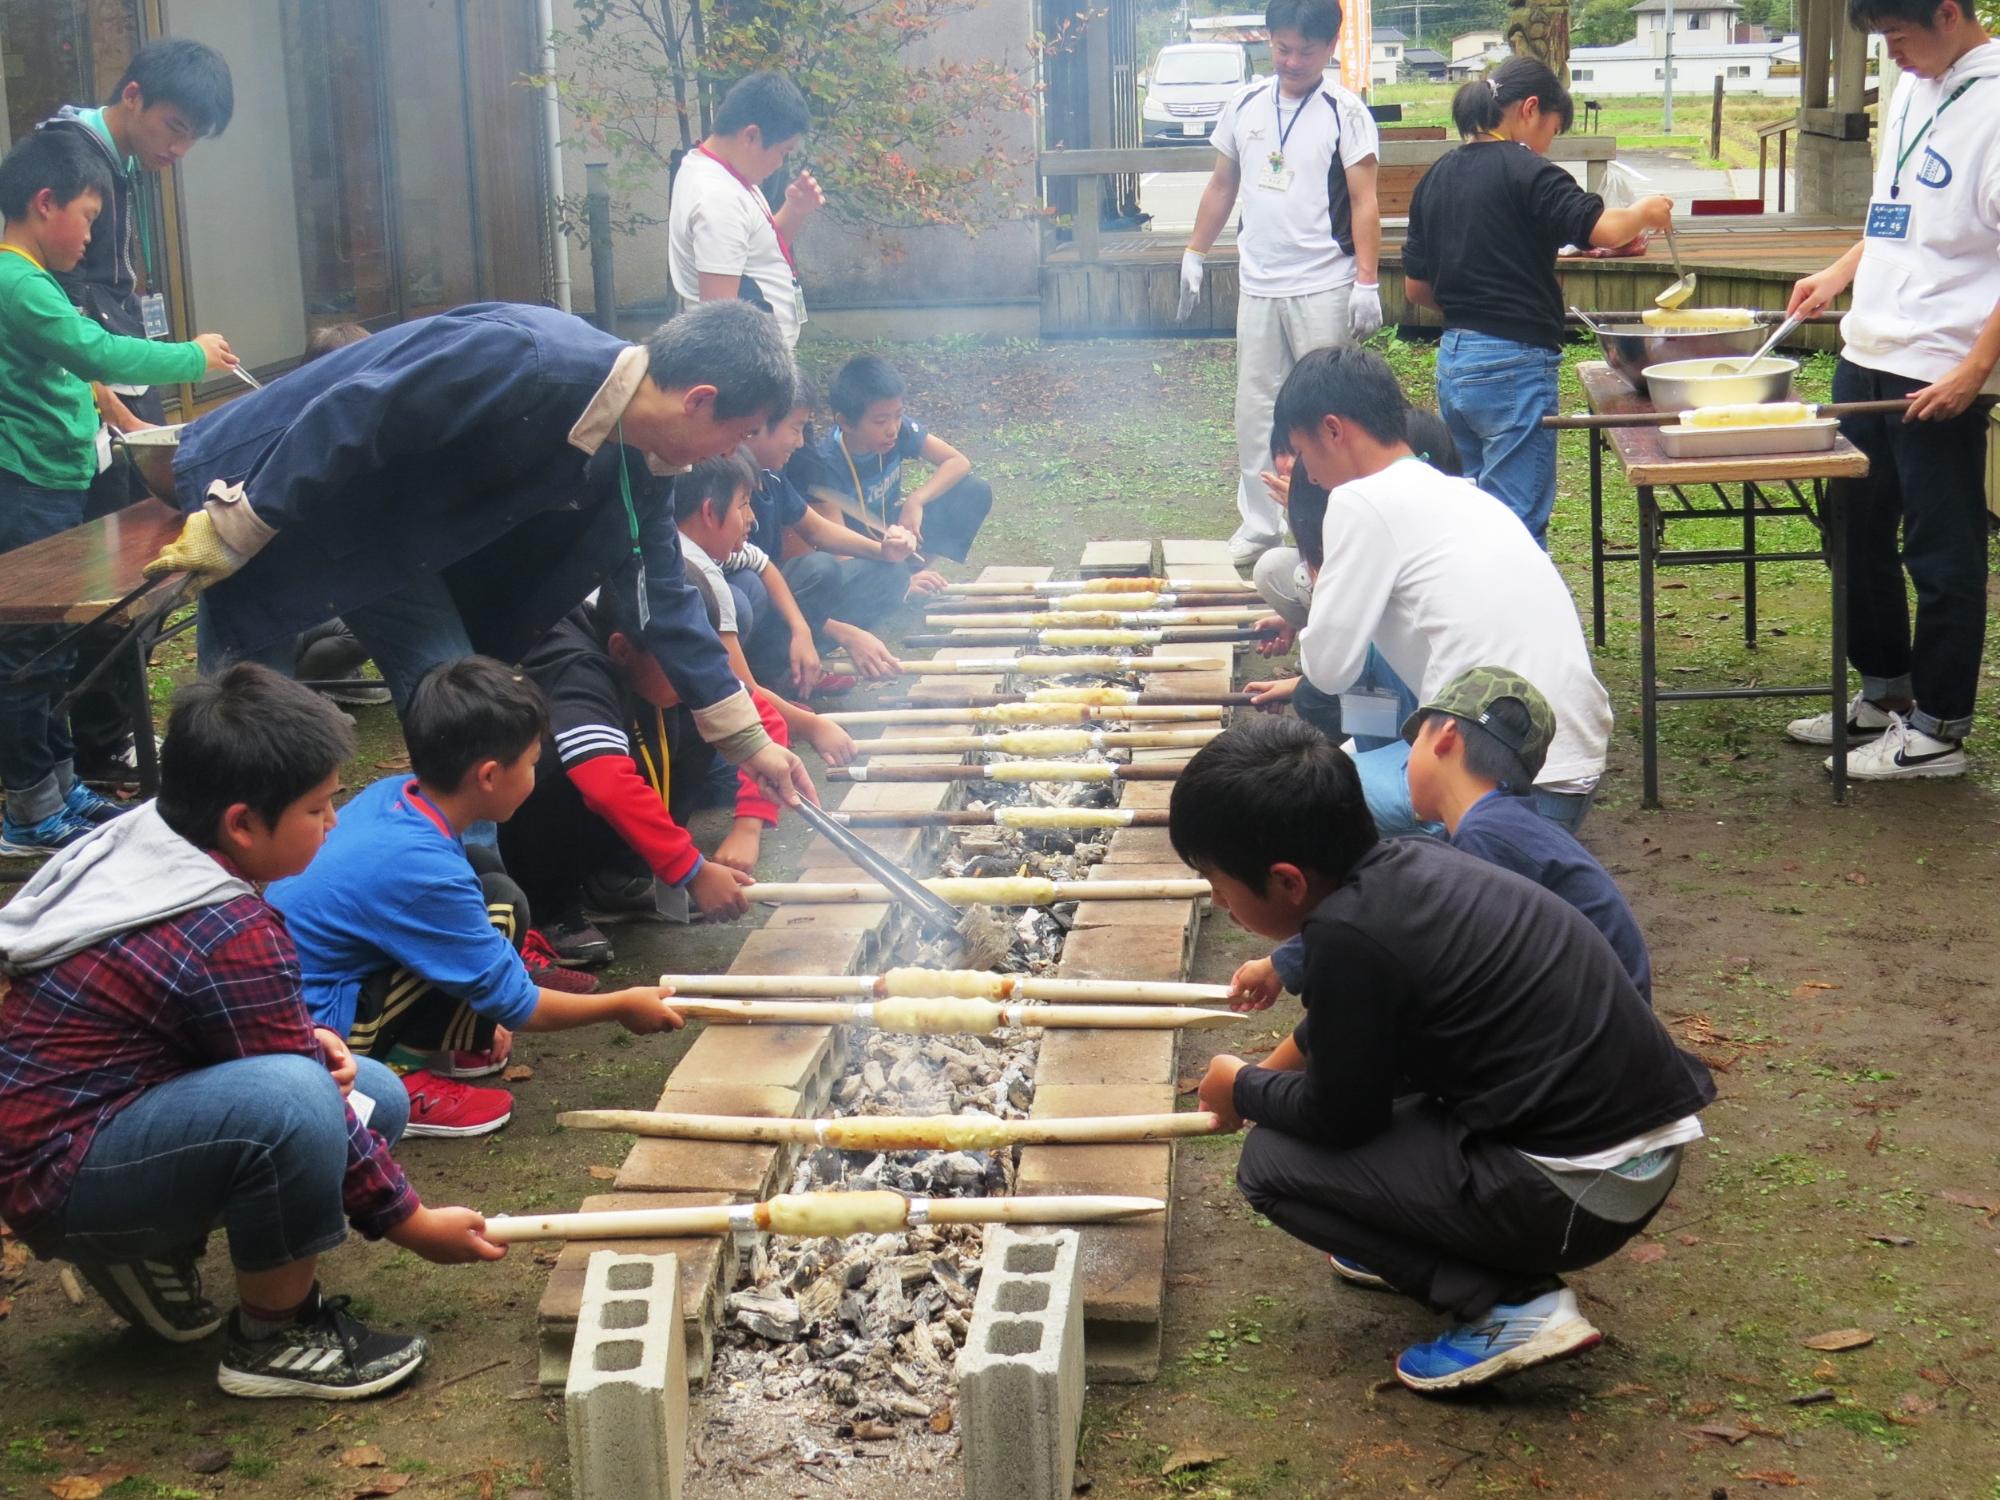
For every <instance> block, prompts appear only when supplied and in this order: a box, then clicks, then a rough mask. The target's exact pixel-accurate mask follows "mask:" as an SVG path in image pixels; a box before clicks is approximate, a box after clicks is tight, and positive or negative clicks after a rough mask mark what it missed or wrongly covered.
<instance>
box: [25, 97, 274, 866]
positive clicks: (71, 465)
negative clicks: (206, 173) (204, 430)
mask: <svg viewBox="0 0 2000 1500" xmlns="http://www.w3.org/2000/svg"><path fill="white" fill-rule="evenodd" d="M110 195H111V180H110V175H109V173H108V172H107V171H106V169H105V166H104V162H103V159H102V158H101V157H100V156H98V155H97V154H96V153H94V152H93V151H92V150H91V149H90V148H89V146H88V144H87V143H85V142H83V141H81V140H78V139H77V138H76V137H75V136H74V135H72V134H70V133H68V132H61V131H36V132H35V133H34V134H32V135H29V136H26V137H24V138H23V139H22V140H21V141H20V143H19V144H17V145H16V146H15V147H14V149H13V150H11V151H9V152H8V153H7V155H6V158H5V160H0V214H4V215H5V218H6V228H5V232H4V233H0V552H11V551H13V550H14V549H15V548H16V547H25V546H27V545H28V544H29V543H30V542H38V541H40V540H41V539H42V538H44V537H48V536H54V535H55V534H56V533H57V532H59V531H67V530H68V529H69V528H70V527H72V526H75V525H78V524H79V523H81V522H82V520H83V509H84V500H85V497H86V496H87V494H88V493H89V490H90V482H91V480H92V479H93V478H95V477H96V474H97V428H98V418H97V407H96V404H95V402H94V401H93V400H92V397H91V391H90V382H91V381H93V380H104V381H125V382H132V383H144V384H149V385H151V384H166V383H170V382H178V381H192V380H199V379H202V378H203V377H204V376H206V375H209V374H212V373H214V372H217V371H220V370H222V369H224V368H226V367H227V366H229V365H233V364H235V363H236V356H235V355H234V354H232V353H231V352H230V349H229V344H228V342H227V341H226V340H225V339H224V338H223V337H222V336H221V335H220V334H215V333H205V334H202V335H201V336H200V337H199V338H197V339H195V340H194V341H193V342H192V343H186V344H165V343H154V342H152V341H151V340H148V339H135V338H124V337H121V336H120V335H117V334H112V333H107V332H105V330H104V329H103V328H101V327H99V326H98V325H97V324H96V323H93V322H92V321H91V320H90V319H88V318H86V317H84V316H83V314H81V313H80V312H78V311H77V310H76V306H75V304H73V303H72V302H71V301H70V299H69V296H68V294H67V293H65V292H64V291H63V289H62V288H61V287H60V286H59V285H57V284H56V279H55V277H54V276H52V275H51V274H50V271H51V270H62V271H67V270H69V269H70V268H71V267H72V266H74V265H75V264H76V263H77V260H78V259H79V258H80V257H81V256H82V254H83V251H84V247H85V246H86V245H88V244H89V243H90V231H91V225H92V223H93V221H94V220H95V219H96V218H97V215H98V213H99V212H100V211H101V210H102V208H103V205H104V200H105V199H106V198H108V197H109V196H110ZM55 630H56V627H51V628H49V629H39V630H20V631H13V632H10V633H8V634H7V635H6V636H5V637H0V790H4V792H5V794H6V799H7V803H6V811H5V814H4V816H0V855H32V854H44V853H47V852H48V851H50V850H52V849H60V848H61V847H62V846H63V845H65V844H68V843H72V842H74V841H75V840H76V839H78V838H80V837H82V835H83V834H85V833H86V832H88V831H89V830H90V829H91V828H92V827H93V826H95V825H96V824H98V823H102V822H105V821H106V820H108V819H109V818H112V817H114V816H116V815H117V813H118V812H119V811H120V809H119V807H118V806H117V804H116V803H113V802H108V801H106V800H105V799H104V798H102V797H100V796H98V795H97V794H96V793H95V792H92V791H91V790H90V789H89V788H87V787H86V786H84V785H83V783H82V782H80V781H78V780H77V779H76V777H75V774H74V769H73V767H72V765H71V758H70V757H71V746H70V739H69V730H68V726H67V724H66V723H65V722H64V719H63V716H62V715H61V714H59V713H58V712H57V711H56V705H57V703H59V702H60V701H61V699H62V696H63V694H64V692H65V691H66V689H67V686H68V683H69V678H70V669H71V665H72V661H73V658H74V655H75V653H74V651H65V652H58V653H56V654H54V655H51V656H48V657H44V658H43V659H42V660H41V661H40V662H39V663H38V664H37V666H36V669H35V671H34V672H33V673H32V674H31V675H30V676H29V677H28V678H27V679H26V680H24V681H20V682H16V681H13V680H12V679H13V676H14V673H15V672H16V671H17V670H18V669H20V668H21V667H23V666H25V665H26V664H27V663H28V662H30V661H32V660H33V659H34V658H35V657H36V656H37V655H38V654H39V653H41V652H42V651H43V650H44V649H45V648H46V647H47V646H48V644H49V642H50V640H51V639H52V638H53V636H54V633H55Z"/></svg>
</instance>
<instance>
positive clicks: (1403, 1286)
mask: <svg viewBox="0 0 2000 1500" xmlns="http://www.w3.org/2000/svg"><path fill="white" fill-rule="evenodd" d="M1168 817H1169V834H1170V836H1171V838H1172V840H1173V845H1174V852H1175V853H1176V854H1178V855H1179V856H1180V857H1181V858H1182V859H1183V860H1184V861H1186V862H1187V863H1188V864H1189V865H1192V866H1193V867H1194V868H1195V869H1197V870H1199V871H1201V873H1202V874H1203V875H1205V876H1207V877H1208V879H1209V881H1210V882H1211V883H1212V885H1213V887H1214V893H1215V894H1214V899H1215V903H1216V905H1218V906H1220V907H1222V908H1223V909H1224V910H1226V911H1227V912H1228V913H1229V914H1230V915H1231V916H1232V917H1233V918H1234V919H1235V920H1236V922H1237V923H1238V925H1239V926H1242V927H1244V928H1247V929H1248V930H1250V931H1252V932H1256V933H1259V934H1261V935H1263V936H1265V937H1272V938H1286V937H1290V936H1292V935H1293V934H1294V933H1303V935H1304V937H1305V944H1306V972H1305V991H1304V998H1305V1005H1306V1018H1305V1021H1304V1023H1303V1024H1302V1025H1301V1026H1300V1028H1299V1030H1298V1031H1297V1033H1295V1035H1294V1036H1293V1038H1292V1039H1291V1040H1289V1041H1287V1042H1284V1043H1281V1044H1280V1045H1279V1046H1278V1048H1277V1049H1276V1050H1275V1051H1274V1052H1272V1053H1271V1055H1270V1056H1268V1057H1266V1058H1265V1059H1264V1061H1263V1062H1262V1063H1261V1064H1254V1063H1249V1062H1246V1061H1244V1060H1243V1059H1242V1058H1239V1057H1230V1056H1226V1055H1225V1056H1220V1057H1217V1058H1216V1059H1215V1060H1214V1061H1213V1062H1212V1063H1210V1065H1209V1069H1208V1074H1207V1076H1206V1077H1205V1078H1203V1080H1202V1084H1201V1104H1202V1107H1203V1108H1204V1109H1210V1110H1213V1111H1215V1113H1216V1114H1217V1115H1218V1116H1219V1117H1220V1118H1221V1119H1222V1121H1223V1124H1224V1125H1225V1126H1226V1127H1232V1128H1233V1127H1235V1126H1238V1125H1241V1124H1243V1123H1246V1122H1249V1123H1254V1124H1256V1125H1257V1126H1258V1128H1257V1129H1256V1130H1254V1131H1252V1132H1251V1133H1250V1135H1249V1137H1248V1138H1247V1140H1246V1141H1245V1143H1244V1147H1243V1156H1242V1159H1241V1161H1240V1162H1239V1164H1238V1166H1237V1178H1236V1180H1237V1185H1238V1186H1239V1187H1240V1188H1241V1189H1242V1191H1243V1196H1244V1197H1245V1198H1246V1199H1248V1200H1249V1201H1250V1203H1251V1204H1252V1206H1254V1207H1255V1208H1256V1209H1258V1210H1259V1211H1260V1212H1262V1213H1263V1214H1265V1215H1266V1216H1267V1217H1269V1218H1270V1219H1271V1221H1272V1222H1273V1223H1275V1224H1277V1225H1278V1226H1279V1227H1280V1228H1281V1229H1283V1230H1285V1231H1286V1232H1287V1233H1288V1234H1291V1235H1292V1236H1294V1237H1295V1238H1297V1239H1301V1240H1304V1241H1305V1242H1306V1243H1308V1244H1310V1245H1314V1246H1317V1247H1318V1248H1320V1249H1321V1250H1324V1251H1326V1252H1328V1253H1329V1254H1330V1255H1332V1256H1333V1257H1334V1266H1335V1269H1336V1270H1337V1271H1339V1272H1340V1274H1341V1275H1342V1276H1344V1277H1346V1278H1347V1279H1348V1280H1351V1281H1358V1282H1362V1283H1364V1284H1367V1285H1371V1286H1386V1287H1391V1288H1393V1289H1395V1290H1397V1291H1400V1292H1402V1293H1403V1294H1404V1295H1406V1296H1409V1297H1414V1298H1416V1299H1418V1300H1419V1301H1422V1302H1424V1303H1426V1304H1427V1305H1428V1306H1430V1307H1432V1308H1435V1309H1437V1310H1439V1311H1442V1312H1446V1313H1449V1314H1451V1315H1452V1317H1453V1318H1454V1320H1455V1324H1456V1326H1454V1327H1453V1328H1451V1329H1450V1330H1448V1331H1447V1332H1446V1333H1444V1334H1443V1335H1442V1336H1440V1337H1439V1338H1437V1339H1435V1340H1433V1341H1431V1342H1430V1343H1426V1344H1417V1345H1414V1346H1412V1347H1411V1348H1408V1349H1406V1350H1404V1351H1403V1353H1402V1355H1401V1356H1400V1357H1399V1358H1398V1359H1397V1361H1396V1375H1397V1378H1399V1379H1400V1380H1401V1381H1402V1382H1403V1383H1404V1384H1405V1385H1407V1386H1410V1387H1412V1388H1413V1389H1416V1390H1420V1391H1437V1390H1450V1389H1455V1388H1458V1387H1462V1386H1469V1385H1477V1384H1479V1383H1481V1382H1483V1381H1487V1380H1491V1379H1493V1378H1494V1377H1496V1376H1499V1375H1505V1374H1509V1373H1511V1372H1513V1371H1515V1370H1521V1369H1526V1368H1528V1367H1530V1366H1532V1365H1538V1364H1541V1363H1544V1362H1545V1361H1548V1360H1551V1359H1560V1358H1562V1357H1563V1356H1565V1355H1568V1354H1574V1353H1576V1352H1578V1351H1579V1350H1582V1349H1587V1348H1589V1347H1590V1346H1591V1345H1593V1344H1595V1343H1596V1342H1597V1341H1598V1339H1599V1337H1600V1335H1599V1334H1598V1332H1597V1330H1596V1329H1595V1328H1593V1327H1591V1325H1590V1324H1589V1323H1588V1322H1587V1321H1585V1319H1584V1317H1583V1315H1582V1314H1581V1313H1580V1312H1579V1311H1578V1310H1577V1305H1576V1297H1575V1295H1574V1294H1573V1293H1572V1292H1570V1291H1569V1289H1568V1288H1567V1287H1565V1286H1564V1285H1563V1282H1562V1280H1561V1277H1560V1276H1559V1275H1558V1273H1559V1272H1562V1271H1568V1270H1574V1269H1577V1268H1579V1267H1583V1266H1588V1265H1592V1264H1594V1263H1596V1262H1597V1261H1600V1260H1603V1259H1604V1258H1605V1257H1606V1256H1608V1255H1610V1254H1612V1253H1613V1252H1614V1251H1616V1250H1617V1249H1618V1248H1619V1246H1621V1245H1623V1244H1624V1243H1625V1242H1626V1241H1627V1240H1629V1239H1631V1238H1632V1236H1633V1235H1635V1234H1637V1233H1638V1232H1639V1230H1641V1229H1642V1228H1644V1227H1645V1225H1646V1224H1647V1223H1648V1222H1649V1221H1650V1220H1651V1219H1652V1217H1653V1215H1654V1214H1655V1213H1657V1212H1658V1211H1659V1208H1660V1205H1661V1204H1662V1203H1663V1202H1665V1201H1666V1197H1667V1194H1668V1192H1669V1191H1671V1189H1672V1188H1673V1185H1674V1180H1675V1178H1676V1176H1677V1175H1678V1174H1679V1171H1680V1158H1681V1150H1682V1147H1683V1146H1685V1144H1686V1143H1687V1142H1689V1141H1692V1140H1696V1139H1698V1138H1699V1137H1700V1135H1701V1122H1700V1121H1699V1120H1698V1119H1697V1118H1696V1114H1697V1112H1698V1111H1699V1110H1700V1109H1702V1107H1703V1106H1705V1105H1706V1104H1708V1103H1709V1101H1710V1100H1712V1099H1713V1098H1714V1097H1715V1085H1714V1083H1713V1081H1712V1080H1711V1079H1710V1078H1709V1075H1708V1070H1707V1069H1706V1068H1704V1067H1703V1066H1702V1065H1701V1063H1700V1062H1699V1061H1698V1060H1696V1059H1695V1058H1692V1057H1690V1056H1688V1055H1687V1054H1686V1053H1684V1052H1682V1051H1680V1050H1679V1049H1678V1048H1677V1047H1675V1046H1674V1044H1673V1041H1672V1040H1671V1039H1670V1038H1669V1037H1668V1036H1667V1033H1666V1031H1665V1030H1664V1029H1663V1028H1662V1027H1661V1025H1660V1023H1659V1021H1658V1020H1657V1019H1656V1018H1655V1017H1654V1016H1653V1014H1652V1012H1651V1010H1649V1009H1648V1008H1647V1006H1646V1003H1645V1002H1644V1001H1643V1000H1641V999H1640V998H1639V995H1638V992H1637V991H1636V990H1634V989H1633V988H1632V982H1631V980H1630V979H1629V978H1627V977H1626V974H1625V970H1624V968H1623V967H1622V966H1621V965H1620V963H1619V962H1618V958H1617V955H1616V954H1614V953H1613V952H1612V951H1611V948H1610V946H1609V945H1608V944H1607V943H1606V942H1605V941H1604V939H1603V938H1602V937H1601V936H1600V935H1599V934H1598V932H1597V930H1596V929H1595V928H1593V927H1592V926H1591V925H1590V923H1589V921H1588V920H1587V919H1586V918H1585V917H1584V916H1583V915H1582V914H1581V913H1580V912H1578V911H1577V910H1576V909H1575V908H1574V907H1572V906H1570V905H1569V904H1568V903H1567V902H1564V901H1563V900H1561V899H1560V898H1559V897H1556V896H1553V895H1551V894H1550V893H1549V892H1547V891H1544V890H1542V889H1541V888H1540V887H1539V886H1537V885H1535V884H1533V883H1532V882H1530V881H1527V880H1523V879H1522V878H1521V877H1520V876H1518V875H1514V874H1511V873H1509V872H1508V871H1505V870H1500V869H1496V868H1494V867H1493V866H1491V865H1488V864H1485V863H1483V862H1482V861H1480V860H1476V859H1473V858H1471V857H1469V856H1467V855H1465V854H1462V853H1460V852H1459V851H1457V850H1455V849H1449V848H1446V847H1445V846H1443V845H1442V844H1438V843H1435V842H1433V841H1431V840H1429V839H1392V840H1378V839H1377V837H1376V833H1375V825H1374V821H1373V819H1372V818H1371V817H1370V816H1369V813H1368V807H1367V803H1366V802H1365V801H1364V799H1363V797H1362V791H1361V782H1360V778H1359V776H1358V775H1357V773H1356V771H1355V769H1354V763H1353V762H1352V761H1351V760H1349V759H1348V758H1347V756H1346V755H1345V754H1343V753H1342V752H1341V751H1340V750H1339V749H1338V748H1336V747H1335V746H1334V745H1333V743H1332V742H1331V741H1329V740H1328V739H1327V738H1326V737H1325V736H1324V735H1322V734H1320V733H1319V732H1318V731H1317V730H1315V729H1313V728H1312V727H1311V726H1310V725H1306V724H1301V723H1299V722H1298V721H1296V720H1286V719H1257V720H1253V721H1251V722H1249V723H1247V724H1243V725H1240V726H1238V727H1236V728H1233V729H1231V730H1229V731H1228V732H1227V733H1226V734H1224V735H1223V736H1222V737H1221V738H1219V739H1217V740H1214V741H1212V742H1211V743H1209V744H1208V745H1205V746H1203V747H1202V749H1201V751H1200V752H1199V753H1198V754H1197V755H1196V756H1195V757H1194V758H1193V759H1192V760H1191V761H1189V762H1188V766H1187V770H1186V771H1185V772H1184V773H1183V774H1182V776H1181V779H1180V781H1179V782H1178V783H1176V785H1175V787H1174V795H1173V803H1172V808H1171V811H1170V812H1169V814H1168Z"/></svg>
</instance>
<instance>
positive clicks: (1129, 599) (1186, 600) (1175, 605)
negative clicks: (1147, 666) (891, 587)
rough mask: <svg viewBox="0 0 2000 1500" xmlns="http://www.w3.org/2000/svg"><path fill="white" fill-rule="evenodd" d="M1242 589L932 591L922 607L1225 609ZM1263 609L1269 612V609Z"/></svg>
mask: <svg viewBox="0 0 2000 1500" xmlns="http://www.w3.org/2000/svg"><path fill="white" fill-rule="evenodd" d="M1251 597H1253V596H1249V595H1246V594H1245V593H1244V592H1243V591H1242V590H1241V589H1230V590H1228V591H1227V592H1222V593H1211V592H1203V593H1187V594H1150V593H1091V592H1086V593H1081V594H1057V595H1055V596H1053V597H1051V596H1050V595H1048V594H973V595H950V594H942V595H933V596H932V597H931V598H930V599H929V600H928V601H927V602H926V603H925V606H924V607H925V608H926V609H928V610H930V611H932V612H934V613H937V614H954V613H958V612H961V611H962V612H964V613H967V614H977V613H978V612H980V611H982V610H995V609H1032V610H1055V611H1058V612H1060V613H1063V614H1073V613H1086V614H1095V613H1097V612H1099V611H1102V610H1110V611H1111V612H1113V613H1115V614H1141V613H1144V612H1145V611H1147V610H1156V609H1227V608H1230V607H1232V606H1239V605H1242V604H1243V603H1244V602H1245V600H1246V599H1247V598H1251ZM1264 613H1267V614H1268V613H1269V611H1268V610H1266V611H1264Z"/></svg>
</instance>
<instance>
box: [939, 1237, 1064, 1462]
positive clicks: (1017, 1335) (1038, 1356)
mask: <svg viewBox="0 0 2000 1500" xmlns="http://www.w3.org/2000/svg"><path fill="white" fill-rule="evenodd" d="M1078 1255H1079V1243H1078V1236H1077V1232H1076V1231H1075V1230H1073V1229H1064V1230H1015V1229H1007V1228H1001V1227H997V1226H996V1227H995V1228H992V1229H989V1230H988V1231H987V1232H986V1253H985V1255H984V1257H983V1258H982V1259H981V1262H980V1267H981V1269H980V1280H979V1296H978V1299H977V1300H976V1301H975V1302H974V1303H973V1308H972V1330H971V1333H970V1334H969V1335H968V1336H967V1338H966V1341H965V1347H964V1348H963V1349H961V1350H960V1351H959V1355H958V1363H957V1374H958V1410H959V1430H960V1431H961V1433H962V1434H963V1435H964V1443H965V1494H966V1500H1068V1496H1069V1494H1070V1488H1071V1486H1072V1484H1073V1483H1074V1482H1075V1477H1076V1444H1077V1438H1078V1436H1079V1434H1080V1432H1081V1430H1082V1424H1083V1384H1084V1327H1083V1304H1082V1301H1081V1299H1080V1298H1079V1297H1078V1296H1077V1265H1078Z"/></svg>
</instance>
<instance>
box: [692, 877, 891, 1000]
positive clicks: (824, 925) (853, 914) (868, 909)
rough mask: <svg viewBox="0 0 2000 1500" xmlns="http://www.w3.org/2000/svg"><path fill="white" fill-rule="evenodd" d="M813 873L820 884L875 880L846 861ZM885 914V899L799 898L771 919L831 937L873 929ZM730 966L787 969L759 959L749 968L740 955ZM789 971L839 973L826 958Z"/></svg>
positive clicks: (784, 929) (787, 927)
mask: <svg viewBox="0 0 2000 1500" xmlns="http://www.w3.org/2000/svg"><path fill="white" fill-rule="evenodd" d="M813 873H814V877H815V881H816V883H819V884H827V885H872V884H873V883H874V882H873V881H871V880H870V879H869V878H868V876H866V875H864V874H862V873H861V871H859V870H857V869H855V868H854V866H853V865H848V866H846V867H845V868H841V869H827V868H822V869H819V870H816V871H814V872H813ZM799 878H800V879H801V880H804V879H805V878H806V877H805V876H804V875H801V876H800V877H799ZM750 894H751V896H752V898H753V899H754V898H755V896H756V894H757V888H756V887H755V886H752V887H751V888H750ZM888 916H889V903H888V902H887V901H846V902H836V901H829V902H825V903H819V902H802V903H800V904H799V905H797V906H781V907H779V908H778V909H777V910H776V911H775V912H774V913H773V914H772V917H771V923H772V925H775V924H777V923H778V922H780V921H782V922H783V923H784V926H783V927H781V928H779V931H781V932H786V933H810V934H813V935H815V936H817V937H822V938H824V937H831V936H833V935H835V934H837V933H867V932H873V931H874V930H875V929H876V928H878V927H880V926H881V925H882V924H883V922H885V921H886V920H888ZM761 930H766V931H768V930H769V929H768V928H765V929H761ZM731 967H732V968H736V969H737V970H738V972H742V973H752V974H783V973H785V972H787V971H786V970H785V969H767V968H765V967H763V965H762V964H761V963H759V964H758V966H757V967H756V968H754V969H752V968H750V967H749V966H748V965H745V964H744V962H743V959H742V957H741V956H740V955H739V956H738V958H737V960H736V963H735V964H733V965H731ZM791 972H794V973H802V974H827V973H839V972H840V971H839V970H838V969H828V968H827V967H825V961H824V960H823V959H822V960H821V961H820V963H819V966H818V967H815V968H812V969H797V970H792V971H791Z"/></svg>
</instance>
